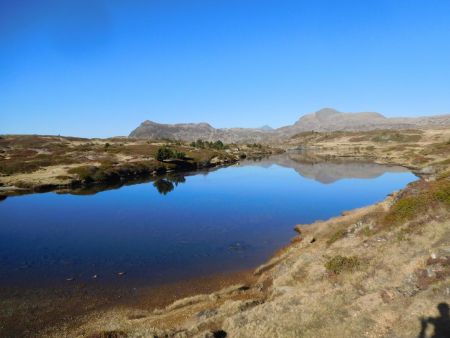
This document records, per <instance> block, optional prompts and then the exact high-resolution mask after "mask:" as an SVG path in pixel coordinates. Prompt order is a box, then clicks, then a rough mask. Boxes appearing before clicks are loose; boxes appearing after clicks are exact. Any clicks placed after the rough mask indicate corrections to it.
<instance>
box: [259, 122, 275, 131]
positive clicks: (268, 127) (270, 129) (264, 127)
mask: <svg viewBox="0 0 450 338" xmlns="http://www.w3.org/2000/svg"><path fill="white" fill-rule="evenodd" d="M258 129H260V130H264V131H272V130H274V129H273V128H272V127H271V126H268V125H267V124H265V125H264V126H262V127H259V128H258Z"/></svg>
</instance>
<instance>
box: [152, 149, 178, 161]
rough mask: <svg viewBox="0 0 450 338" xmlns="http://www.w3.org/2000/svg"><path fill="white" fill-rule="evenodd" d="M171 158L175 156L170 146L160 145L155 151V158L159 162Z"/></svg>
mask: <svg viewBox="0 0 450 338" xmlns="http://www.w3.org/2000/svg"><path fill="white" fill-rule="evenodd" d="M171 158H175V153H174V152H173V151H172V149H170V148H167V147H162V148H159V149H158V151H157V152H156V159H157V160H158V161H160V162H163V161H164V160H168V159H171Z"/></svg>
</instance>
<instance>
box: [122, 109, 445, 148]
mask: <svg viewBox="0 0 450 338" xmlns="http://www.w3.org/2000/svg"><path fill="white" fill-rule="evenodd" d="M433 126H450V114H447V115H438V116H429V117H417V118H387V117H385V116H383V115H382V114H379V113H375V112H361V113H343V112H339V111H337V110H335V109H332V108H324V109H321V110H319V111H317V112H314V113H311V114H307V115H304V116H302V117H301V118H300V119H299V120H298V121H297V122H295V123H294V124H293V125H290V126H285V127H281V128H278V129H273V128H271V127H269V126H263V127H261V128H222V129H218V128H214V127H212V126H211V125H209V124H208V123H180V124H161V123H156V122H152V121H144V122H142V123H141V125H140V126H139V127H137V128H136V129H135V130H133V131H132V132H131V134H130V135H129V136H130V137H136V138H151V139H176V140H186V141H193V140H197V139H203V140H209V141H215V140H219V139H220V140H222V141H224V142H227V143H231V142H273V141H280V140H282V139H285V138H289V137H291V136H293V135H295V134H298V133H301V132H305V131H366V130H374V129H415V128H424V127H433Z"/></svg>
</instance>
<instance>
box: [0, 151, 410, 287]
mask: <svg viewBox="0 0 450 338" xmlns="http://www.w3.org/2000/svg"><path fill="white" fill-rule="evenodd" d="M415 179H416V177H415V176H414V175H413V174H411V173H410V172H408V171H407V170H405V169H404V168H400V167H387V166H382V165H376V164H368V163H331V162H320V163H313V162H312V161H310V160H305V159H304V158H303V157H302V156H300V155H298V154H283V155H279V156H274V157H271V158H269V159H265V160H262V161H259V162H251V161H248V162H243V163H241V164H240V165H235V166H231V167H227V168H221V169H218V170H214V171H210V172H208V173H197V174H195V173H191V174H189V175H187V176H184V177H183V176H175V175H173V176H172V177H169V178H165V179H160V180H158V181H156V182H146V183H141V184H134V185H128V186H123V187H121V188H119V189H114V190H105V191H102V192H98V193H96V194H92V195H73V194H56V193H53V192H50V193H42V194H34V195H26V196H19V197H9V198H7V199H6V200H4V201H2V202H0V284H1V285H21V284H24V285H27V284H30V283H34V284H35V285H41V284H42V285H49V284H52V283H59V282H61V283H66V279H72V278H73V279H75V280H77V281H86V282H90V281H92V276H93V275H98V278H97V279H96V282H97V283H105V284H108V283H114V282H115V281H116V280H118V279H120V280H122V281H123V280H126V281H128V282H129V283H133V284H136V285H142V284H145V285H156V284H159V283H164V282H172V281H178V280H182V279H186V278H191V277H197V276H207V275H210V274H214V273H219V272H224V271H225V272H226V271H236V270H241V269H247V268H253V267H256V266H257V265H259V264H261V263H263V262H264V261H265V260H267V259H268V258H269V257H270V256H271V255H272V254H273V253H274V252H275V251H276V250H277V249H279V248H281V247H282V246H284V245H286V244H287V243H289V240H290V239H291V238H292V237H293V236H294V235H295V233H294V231H293V228H294V226H295V225H296V224H298V223H310V222H313V221H315V220H318V219H327V218H329V217H332V216H336V215H338V214H340V213H341V212H342V211H344V210H350V209H353V208H357V207H361V206H365V205H369V204H372V203H374V202H376V201H380V200H383V199H384V198H385V196H386V195H387V194H388V193H390V192H392V191H394V190H398V189H400V188H402V187H404V186H405V185H406V184H407V183H409V182H411V181H413V180H415ZM118 272H125V273H126V274H125V275H124V276H122V277H119V276H118V275H117V273H118Z"/></svg>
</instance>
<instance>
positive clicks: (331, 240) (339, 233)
mask: <svg viewBox="0 0 450 338" xmlns="http://www.w3.org/2000/svg"><path fill="white" fill-rule="evenodd" d="M345 235H347V230H346V229H340V230H338V231H336V232H335V233H334V234H333V235H331V237H330V238H329V239H328V240H327V244H328V245H331V244H333V243H334V242H336V241H338V240H340V239H341V238H344V237H345Z"/></svg>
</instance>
